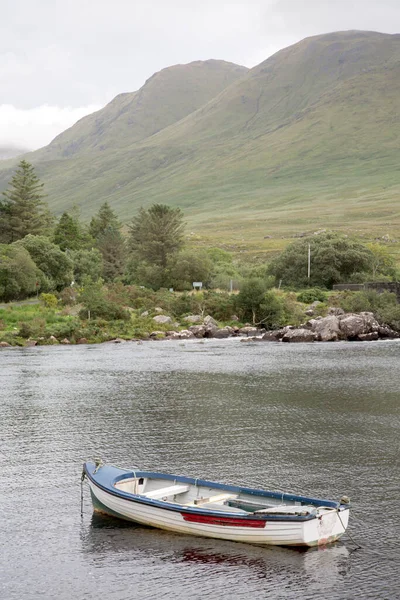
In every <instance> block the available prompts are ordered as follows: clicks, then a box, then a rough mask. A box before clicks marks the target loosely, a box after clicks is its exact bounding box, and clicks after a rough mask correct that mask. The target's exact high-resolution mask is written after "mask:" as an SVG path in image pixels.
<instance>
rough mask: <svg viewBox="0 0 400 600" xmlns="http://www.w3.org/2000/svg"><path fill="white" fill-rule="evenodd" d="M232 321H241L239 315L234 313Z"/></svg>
mask: <svg viewBox="0 0 400 600" xmlns="http://www.w3.org/2000/svg"><path fill="white" fill-rule="evenodd" d="M231 321H239V317H238V316H237V315H232V316H231Z"/></svg>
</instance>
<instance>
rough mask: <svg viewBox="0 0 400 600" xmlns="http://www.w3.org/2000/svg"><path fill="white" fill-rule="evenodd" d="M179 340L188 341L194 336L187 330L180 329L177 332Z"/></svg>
mask: <svg viewBox="0 0 400 600" xmlns="http://www.w3.org/2000/svg"><path fill="white" fill-rule="evenodd" d="M178 335H179V339H180V340H190V339H192V338H194V334H193V333H192V332H191V331H189V329H182V330H181V331H179V332H178Z"/></svg>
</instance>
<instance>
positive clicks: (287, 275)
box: [268, 232, 372, 288]
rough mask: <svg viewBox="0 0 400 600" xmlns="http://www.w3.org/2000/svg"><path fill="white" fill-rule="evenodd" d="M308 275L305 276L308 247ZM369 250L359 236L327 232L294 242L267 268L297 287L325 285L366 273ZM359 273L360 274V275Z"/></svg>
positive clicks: (285, 282)
mask: <svg viewBox="0 0 400 600" xmlns="http://www.w3.org/2000/svg"><path fill="white" fill-rule="evenodd" d="M309 245H310V249H311V276H310V278H308V276H307V268H308V248H309ZM371 264H372V252H371V250H369V249H368V248H367V247H366V246H364V245H363V244H361V243H360V242H359V241H358V240H356V239H353V238H351V237H347V236H345V235H342V234H339V233H334V232H328V233H323V234H319V235H314V236H312V237H309V238H304V239H302V240H299V241H296V242H293V243H292V244H289V246H287V248H286V249H285V250H284V251H283V252H282V253H281V254H280V255H279V256H278V257H277V258H275V259H274V260H273V261H272V262H271V263H270V265H269V268H268V271H269V273H270V274H271V275H274V276H275V279H276V281H280V280H282V283H283V285H285V286H291V287H296V288H303V287H307V286H311V287H318V286H320V287H327V288H331V287H332V285H333V284H335V283H340V282H351V281H352V280H354V279H360V277H361V278H362V277H363V276H364V277H365V276H366V274H367V273H368V272H370V270H371ZM360 274H361V275H360Z"/></svg>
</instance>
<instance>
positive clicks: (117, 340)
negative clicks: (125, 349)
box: [110, 338, 126, 344]
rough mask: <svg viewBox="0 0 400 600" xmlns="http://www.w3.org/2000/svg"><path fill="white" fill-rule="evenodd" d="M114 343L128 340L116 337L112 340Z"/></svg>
mask: <svg viewBox="0 0 400 600" xmlns="http://www.w3.org/2000/svg"><path fill="white" fill-rule="evenodd" d="M110 341H111V342H112V343H113V344H122V343H123V342H125V341H126V340H123V339H122V338H115V340H110Z"/></svg>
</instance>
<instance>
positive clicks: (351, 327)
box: [339, 314, 369, 339]
mask: <svg viewBox="0 0 400 600" xmlns="http://www.w3.org/2000/svg"><path fill="white" fill-rule="evenodd" d="M339 327H340V332H341V335H342V336H343V337H345V338H347V339H355V338H358V336H359V335H362V334H363V333H369V332H368V330H367V328H366V325H365V322H364V319H363V317H362V315H355V314H347V315H343V316H342V317H341V319H340V320H339Z"/></svg>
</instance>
